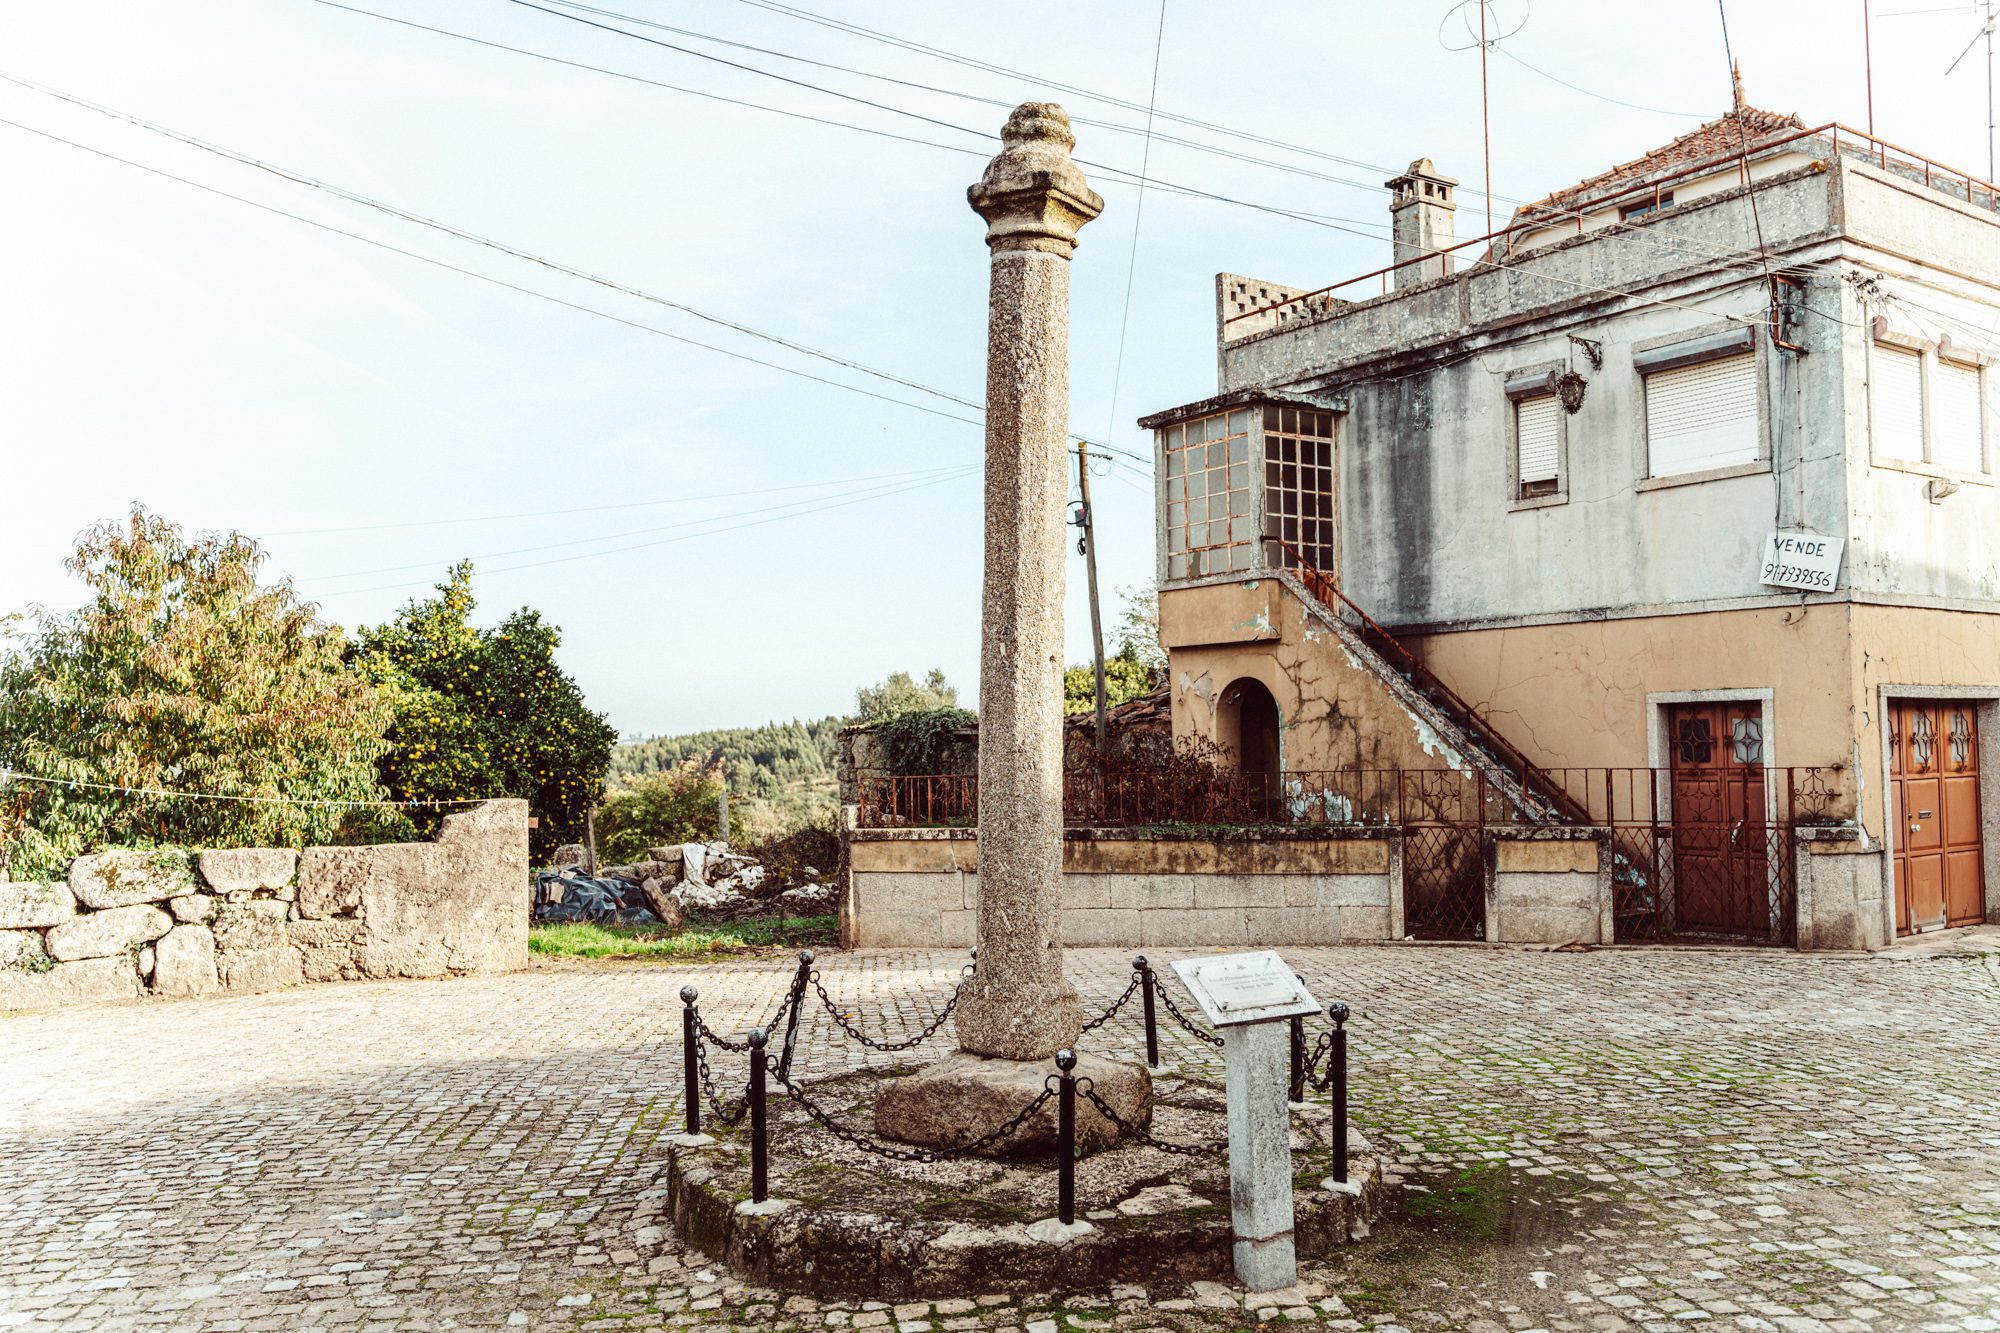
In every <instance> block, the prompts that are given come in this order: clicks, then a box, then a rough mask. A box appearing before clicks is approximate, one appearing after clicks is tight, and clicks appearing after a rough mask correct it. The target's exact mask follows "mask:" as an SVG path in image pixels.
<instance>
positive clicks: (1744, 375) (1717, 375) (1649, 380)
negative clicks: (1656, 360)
mask: <svg viewBox="0 0 2000 1333" xmlns="http://www.w3.org/2000/svg"><path fill="white" fill-rule="evenodd" d="M1646 457H1647V459H1648V462H1649V467H1648V471H1649V473H1650V475H1652V476H1655V477H1670V476H1676V475H1678V474H1680V473H1684V472H1706V471H1707V470H1709V469H1710V468H1719V467H1733V466H1736V465H1738V464H1742V463H1754V462H1756V461H1757V358H1756V356H1755V354H1753V353H1749V352H1744V353H1742V354H1740V355H1737V356H1725V357H1721V358H1719V359H1717V360H1714V361H1697V362H1695V363H1694V364H1693V365H1689V366H1676V367H1675V368H1674V369H1672V370H1661V371H1656V372H1654V373H1653V374H1651V375H1648V376H1646Z"/></svg>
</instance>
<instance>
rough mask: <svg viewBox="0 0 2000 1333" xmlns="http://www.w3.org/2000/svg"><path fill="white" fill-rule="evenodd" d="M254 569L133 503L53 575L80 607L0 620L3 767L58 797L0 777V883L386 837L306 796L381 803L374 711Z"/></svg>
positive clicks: (372, 694) (256, 552) (335, 644)
mask: <svg viewBox="0 0 2000 1333" xmlns="http://www.w3.org/2000/svg"><path fill="white" fill-rule="evenodd" d="M264 559H265V557H264V553H263V551H262V550H260V549H259V548H258V546H257V544H256V542H254V541H252V540H251V539H250V538H248V537H245V536H243V535H242V534H241V533H236V532H232V533H229V534H227V535H218V534H212V533H204V534H199V535H196V536H193V537H189V536H187V535H186V534H184V533H183V532H182V530H181V529H180V527H178V526H177V525H175V524H173V523H171V522H169V521H167V520H166V519H163V518H160V517H158V516H156V515H153V514H150V513H148V512H146V511H145V510H144V509H134V510H133V511H132V514H131V516H130V518H129V519H128V520H126V521H125V522H123V523H116V522H114V523H105V524H100V525H99V526H97V527H94V528H92V529H90V530H89V531H88V532H86V533H85V534H84V535H83V537H82V539H81V541H80V542H79V544H78V546H77V549H76V553H75V554H74V555H72V556H71V557H70V558H69V559H68V561H66V562H65V563H66V566H67V568H68V569H69V571H70V572H71V573H73V574H75V575H76V576H77V577H79V578H80V579H82V580H83V582H84V583H85V584H86V585H87V587H88V588H89V590H90V595H89V598H88V599H87V600H86V601H85V602H84V604H83V605H82V606H81V607H80V608H79V609H77V610H76V611H73V612H70V613H68V614H61V615H58V614H54V613H51V612H48V611H45V610H39V609H38V610H36V611H35V612H34V613H33V614H32V615H30V616H27V617H16V618H14V621H15V623H14V624H13V626H12V630H11V633H10V634H9V635H8V638H9V639H10V640H11V643H10V645H9V648H8V650H7V652H6V656H5V658H4V660H0V766H4V767H5V768H8V769H10V770H13V771H15V772H18V773H21V774H24V775H33V776H35V777H41V778H55V779H62V780H63V783H64V784H65V785H61V786H57V785H51V784H49V783H45V782H32V781H23V780H19V779H16V780H11V781H10V780H7V779H0V871H5V872H7V873H10V874H11V875H12V876H13V877H14V878H17V879H33V878H41V877H48V876H53V875H55V874H58V873H60V870H61V867H62V865H63V863H64V862H66V861H67V860H69V859H70V858H71V857H73V856H76V855H78V854H80V853H82V852H85V851H88V850H91V849H92V848H96V847H103V846H160V845H175V844H178V845H184V846H202V847H231V846H239V847H240V846H260V845H261V846H292V847H297V846H302V845H304V844H306V843H310V842H332V841H340V840H343V839H351V838H366V837H370V836H380V835H383V834H385V833H391V834H392V833H394V832H395V831H396V829H395V826H394V819H395V817H394V816H393V815H391V814H388V813H386V812H384V811H381V810H379V809H373V810H371V809H370V808H368V807H364V806H348V807H343V806H341V805H337V804H308V803H307V802H315V801H318V802H329V803H332V802H366V801H377V800H381V799H383V797H384V795H385V793H384V792H383V791H382V790H381V788H380V787H379V786H378V785H377V780H376V767H375V765H376V760H377V758H378V756H380V755H381V754H382V753H383V750H384V748H385V746H384V741H383V730H384V728H385V727H386V726H387V724H388V717H389V714H388V709H387V707H386V705H385V702H384V700H383V698H382V696H381V694H380V692H379V691H377V690H376V689H375V688H374V687H373V686H372V685H371V684H370V683H368V682H367V681H365V680H362V679H360V678H358V677H356V676H355V675H354V674H353V673H352V672H350V671H348V670H347V669H346V668H345V667H344V666H343V664H342V652H343V650H344V648H345V646H346V644H345V640H344V638H343V637H342V634H341V631H340V629H339V628H338V627H337V626H333V625H329V624H326V623H324V622H322V621H321V620H320V619H319V618H318V616H317V615H316V613H315V610H314V608H313V607H312V606H311V605H310V604H308V603H306V602H303V601H301V600H300V599H299V597H298V595H297V593H296V592H295V591H294V590H293V588H292V586H291V584H290V583H289V582H288V581H286V580H283V579H280V580H278V581H277V582H275V583H269V584H263V583H259V582H258V573H259V571H260V569H261V567H262V566H263V563H264ZM68 784H75V785H73V786H72V785H68ZM103 788H123V789H126V790H123V791H119V790H103ZM178 792H187V793H193V792H201V793H208V794H209V795H210V796H224V797H254V798H256V799H254V800H215V799H201V798H196V797H193V796H186V795H170V794H165V793H178Z"/></svg>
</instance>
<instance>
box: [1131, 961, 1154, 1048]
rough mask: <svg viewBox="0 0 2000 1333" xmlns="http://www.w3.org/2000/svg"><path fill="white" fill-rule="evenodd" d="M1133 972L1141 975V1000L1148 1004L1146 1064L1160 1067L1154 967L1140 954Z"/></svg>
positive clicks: (1133, 962)
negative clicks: (1154, 998) (1155, 1013)
mask: <svg viewBox="0 0 2000 1333" xmlns="http://www.w3.org/2000/svg"><path fill="white" fill-rule="evenodd" d="M1132 970H1133V971H1134V972H1137V973H1138V974H1139V998H1140V999H1142V1000H1144V1001H1145V1003H1146V1064H1147V1066H1148V1067H1149V1068H1152V1069H1158V1068H1159V1067H1160V1029H1159V1025H1158V1024H1157V1023H1156V1022H1155V1021H1154V1018H1153V965H1152V964H1151V963H1149V962H1147V961H1146V955H1145V954H1140V955H1139V956H1138V957H1136V958H1134V959H1133V960H1132Z"/></svg>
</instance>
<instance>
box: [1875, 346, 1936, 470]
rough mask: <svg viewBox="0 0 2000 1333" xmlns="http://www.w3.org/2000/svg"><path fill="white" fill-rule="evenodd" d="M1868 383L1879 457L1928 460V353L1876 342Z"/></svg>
mask: <svg viewBox="0 0 2000 1333" xmlns="http://www.w3.org/2000/svg"><path fill="white" fill-rule="evenodd" d="M1872 360H1873V365H1872V366H1871V370H1872V372H1873V374H1872V379H1871V381H1870V383H1869V386H1868V400H1869V405H1870V407H1871V409H1872V411H1873V421H1872V423H1871V424H1872V429H1873V431H1874V436H1875V440H1874V449H1875V457H1877V458H1884V459H1889V460H1891V461H1894V462H1899V463H1921V462H1923V461H1924V356H1923V353H1922V352H1912V351H1908V350H1905V349H1904V348H1901V347H1891V346H1889V345H1888V344H1887V343H1879V342H1878V343H1876V344H1875V346H1874V349H1873V353H1872Z"/></svg>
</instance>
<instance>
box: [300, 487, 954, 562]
mask: <svg viewBox="0 0 2000 1333" xmlns="http://www.w3.org/2000/svg"><path fill="white" fill-rule="evenodd" d="M973 470H975V469H973V468H968V467H957V468H952V469H949V470H946V471H945V475H944V476H939V477H932V478H930V480H932V481H949V480H952V479H954V478H957V477H962V476H964V475H965V474H966V473H967V472H970V471H973ZM911 484H913V483H904V482H888V483H882V484H878V485H871V486H864V487H860V488H859V489H856V490H852V491H838V492H836V493H835V494H834V495H832V496H815V497H808V498H806V499H803V500H788V501H785V502H783V503H781V504H775V505H757V506H754V507H752V508H750V509H745V510H740V511H738V512H737V513H733V514H711V515H709V516H708V517H706V518H689V519H682V520H680V521H678V522H674V523H661V524H658V525H656V526H654V527H650V528H633V529H630V530H628V531H625V532H617V533H605V534H601V535H599V536H595V537H575V538H572V539H570V540H569V541H560V542H542V543H539V544H537V545H534V546H515V547H510V548H508V549H507V550H504V551H481V552H477V553H475V554H473V555H467V556H460V557H459V558H460V559H464V560H502V559H505V558H507V557H508V556H515V555H533V554H535V553H536V552H540V551H560V550H565V549H568V548H569V547H573V546H590V545H593V544H595V543H597V542H608V541H621V540H624V539H626V538H629V537H643V536H647V535H649V534H651V533H655V532H673V531H677V530H678V529H681V528H692V527H700V526H702V525H705V524H713V523H719V522H721V521H722V520H724V519H731V518H747V517H750V516H752V515H761V514H770V515H772V516H773V517H774V518H789V517H792V515H791V514H790V513H788V512H784V511H789V510H794V509H798V510H802V511H803V512H805V513H816V512H818V510H819V509H821V508H825V507H826V505H825V504H824V501H826V500H829V499H833V500H840V499H847V498H849V497H859V498H862V499H872V498H873V497H875V496H876V495H881V494H893V493H895V492H897V491H900V490H903V489H906V488H907V487H908V486H909V485H911ZM728 530H729V529H727V528H724V529H720V531H725V532H726V531H728ZM691 535H693V536H703V535H705V534H703V533H694V534H691ZM586 554H589V555H607V554H611V552H605V551H591V552H586ZM436 564H437V561H435V560H417V561H412V562H411V563H409V564H403V565H379V566H377V567H375V568H373V569H353V570H348V571H347V572H346V573H343V574H311V575H302V576H300V577H302V578H310V579H312V580H313V581H315V582H330V581H332V580H335V579H356V578H365V577H368V576H369V575H373V574H400V573H402V572H403V571H404V570H407V569H429V568H431V567H432V566H434V565H436Z"/></svg>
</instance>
